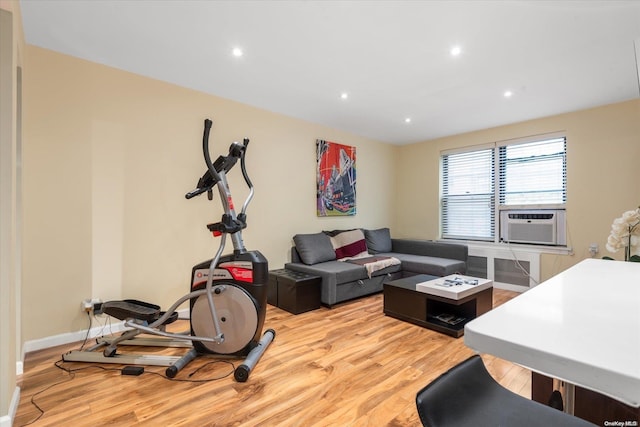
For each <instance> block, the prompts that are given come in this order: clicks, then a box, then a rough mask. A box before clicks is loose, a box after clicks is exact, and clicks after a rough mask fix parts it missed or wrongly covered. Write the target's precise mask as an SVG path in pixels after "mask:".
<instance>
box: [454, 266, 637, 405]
mask: <svg viewBox="0 0 640 427" xmlns="http://www.w3.org/2000/svg"><path fill="white" fill-rule="evenodd" d="M464 341H465V344H466V345H467V346H469V347H471V348H472V349H474V350H476V351H478V352H480V353H489V354H492V355H494V356H497V357H500V358H502V359H505V360H509V361H512V362H514V363H517V364H519V365H522V366H525V367H527V368H529V369H531V370H533V371H536V372H539V373H541V374H544V375H547V376H549V377H553V378H558V379H561V380H564V381H567V382H569V383H573V384H575V385H577V386H581V387H583V388H587V389H590V390H593V391H596V392H598V393H601V394H604V395H607V396H609V397H612V398H614V399H617V400H619V401H621V402H623V403H625V404H627V405H630V406H633V407H636V408H637V407H640V263H633V262H622V261H605V260H597V259H587V260H584V261H582V262H580V263H578V264H576V265H575V266H573V267H571V268H569V269H568V270H566V271H564V272H563V273H561V274H558V275H557V276H555V277H553V278H551V279H549V280H547V281H546V282H544V283H542V284H540V285H538V286H536V287H535V288H533V289H531V290H529V291H527V292H526V293H524V294H522V295H519V296H517V297H516V298H514V299H512V300H510V301H508V302H506V303H505V304H503V305H501V306H499V307H497V308H495V309H494V310H491V311H489V312H487V313H485V314H484V315H482V316H480V317H478V318H476V319H475V320H472V321H471V322H469V323H467V324H466V325H465V333H464Z"/></svg>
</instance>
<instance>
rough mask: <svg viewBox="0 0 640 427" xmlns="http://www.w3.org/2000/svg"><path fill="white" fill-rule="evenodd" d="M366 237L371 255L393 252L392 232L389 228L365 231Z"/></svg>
mask: <svg viewBox="0 0 640 427" xmlns="http://www.w3.org/2000/svg"><path fill="white" fill-rule="evenodd" d="M364 237H365V240H366V242H367V248H368V249H369V252H370V253H372V254H379V253H384V252H391V232H390V231H389V229H388V228H379V229H377V230H364Z"/></svg>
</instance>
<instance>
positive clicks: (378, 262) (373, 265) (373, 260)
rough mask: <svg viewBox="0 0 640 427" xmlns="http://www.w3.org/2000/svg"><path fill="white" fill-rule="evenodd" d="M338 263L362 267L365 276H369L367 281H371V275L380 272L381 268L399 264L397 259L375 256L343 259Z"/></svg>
mask: <svg viewBox="0 0 640 427" xmlns="http://www.w3.org/2000/svg"><path fill="white" fill-rule="evenodd" d="M340 261H347V262H350V263H352V264H358V265H362V266H364V268H365V269H366V270H367V276H369V279H371V275H372V274H373V273H374V272H376V271H378V270H382V269H383V268H387V267H390V266H392V265H398V264H400V260H399V259H398V258H394V257H390V256H376V255H371V256H364V257H356V258H343V259H341V260H340Z"/></svg>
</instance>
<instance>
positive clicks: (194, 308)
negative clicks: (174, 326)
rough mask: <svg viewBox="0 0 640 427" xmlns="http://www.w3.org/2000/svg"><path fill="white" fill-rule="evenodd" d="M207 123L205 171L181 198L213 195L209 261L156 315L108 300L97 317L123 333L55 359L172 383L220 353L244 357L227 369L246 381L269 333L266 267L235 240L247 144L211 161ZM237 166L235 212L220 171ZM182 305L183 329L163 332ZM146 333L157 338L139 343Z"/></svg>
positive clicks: (242, 217)
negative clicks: (155, 375) (167, 351)
mask: <svg viewBox="0 0 640 427" xmlns="http://www.w3.org/2000/svg"><path fill="white" fill-rule="evenodd" d="M211 126H212V121H211V120H209V119H206V120H205V122H204V132H203V137H202V151H203V155H204V160H205V164H206V166H207V168H206V171H205V173H204V174H203V175H202V177H201V178H200V179H199V180H198V184H197V186H196V188H195V189H194V190H192V191H190V192H189V193H187V194H186V196H185V197H186V198H187V199H191V198H193V197H196V196H198V195H201V194H203V193H207V195H208V198H209V200H212V199H213V192H214V187H215V188H216V189H217V191H218V193H219V195H220V200H221V203H222V207H223V210H224V213H223V215H222V218H221V220H220V221H219V222H216V223H212V224H208V225H207V228H208V229H209V231H211V232H212V233H213V235H214V236H215V237H219V238H220V245H219V247H218V250H217V252H216V254H215V256H214V257H213V258H212V259H210V260H208V261H205V262H202V263H199V264H198V265H196V266H194V267H193V269H192V271H191V279H190V289H189V293H188V294H187V295H185V296H183V297H182V298H180V299H179V300H178V301H176V302H175V303H174V304H173V305H172V306H171V307H170V308H169V309H168V310H167V311H160V307H159V306H157V305H154V304H150V303H146V302H143V301H137V300H123V301H109V302H105V303H104V304H103V305H102V311H103V312H104V313H105V314H108V315H111V316H113V317H116V318H118V319H120V320H124V321H125V325H126V326H127V327H129V328H131V329H129V330H128V331H126V332H124V333H123V334H122V335H120V336H119V337H117V338H115V339H108V338H101V339H98V340H97V341H96V345H94V346H92V347H90V348H88V349H86V350H78V351H71V352H68V353H65V354H63V356H62V357H63V360H65V361H79V362H94V363H95V362H99V363H120V364H135V365H159V366H168V367H167V369H166V375H167V376H168V377H170V378H173V377H175V376H176V375H177V373H178V372H179V371H180V370H181V369H182V368H183V367H184V366H186V365H187V364H188V363H189V362H190V361H192V360H193V359H194V358H196V357H197V356H199V355H202V354H220V355H229V356H234V357H245V360H244V361H243V363H242V364H241V365H240V366H238V367H237V368H236V369H235V371H234V377H235V379H236V380H237V381H239V382H244V381H246V380H247V379H248V377H249V374H250V373H251V370H252V369H253V368H254V367H255V365H256V364H257V362H258V361H259V359H260V357H261V356H262V355H263V354H264V352H265V351H266V349H267V347H268V346H269V345H270V344H271V342H272V341H273V339H274V338H275V331H274V330H273V329H268V330H267V331H265V333H264V334H262V329H263V327H264V321H265V316H266V307H267V282H268V274H269V268H268V262H267V259H266V258H265V257H264V256H263V255H262V254H261V253H260V252H259V251H255V250H254V251H248V250H247V249H246V248H245V246H244V242H243V240H242V230H243V229H245V228H246V227H247V221H246V219H247V215H246V210H247V207H248V205H249V203H250V202H251V199H252V198H253V194H254V189H253V184H252V183H251V180H250V179H249V176H248V174H247V170H246V167H245V155H246V152H247V147H248V145H249V140H248V139H244V140H243V141H242V143H238V142H234V143H232V144H231V146H230V147H229V152H228V154H227V155H226V156H222V155H221V156H219V157H218V158H217V159H216V161H215V162H212V161H211V156H210V152H209V134H210V130H211ZM238 160H240V168H241V171H242V176H243V178H244V180H245V182H246V184H247V186H248V187H249V194H248V196H247V198H246V200H245V201H244V203H243V205H242V208H241V211H240V213H237V212H236V210H235V206H234V202H233V198H232V195H231V190H230V189H229V184H228V182H227V173H228V172H229V171H230V170H231V169H232V168H233V167H234V166H235V165H236V163H237V162H238ZM228 236H229V238H230V239H231V241H232V244H233V252H232V253H230V254H226V255H223V252H224V249H225V246H226V240H227V237H228ZM186 301H189V305H190V331H187V332H184V333H170V332H167V331H166V328H165V326H166V325H167V324H169V323H172V322H173V321H175V320H176V319H177V317H178V316H177V312H176V311H175V310H176V309H177V308H178V307H179V306H180V305H181V304H182V303H184V302H186ZM142 333H146V334H152V335H159V336H161V337H163V338H156V339H142V338H141V337H137V335H139V334H142ZM120 345H144V346H166V347H183V346H184V347H190V349H189V350H188V351H187V352H186V353H185V354H184V355H182V356H152V355H149V356H145V355H131V354H125V353H123V354H119V353H118V352H117V349H118V348H119V347H118V346H120ZM99 349H102V350H103V351H102V354H100V353H99V352H97V351H96V350H99Z"/></svg>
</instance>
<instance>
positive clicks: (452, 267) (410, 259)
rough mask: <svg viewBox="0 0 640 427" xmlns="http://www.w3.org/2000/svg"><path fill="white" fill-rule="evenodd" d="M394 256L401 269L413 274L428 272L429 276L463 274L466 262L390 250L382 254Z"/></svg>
mask: <svg viewBox="0 0 640 427" xmlns="http://www.w3.org/2000/svg"><path fill="white" fill-rule="evenodd" d="M383 255H387V256H394V257H396V258H398V259H399V260H400V261H401V262H402V271H403V272H411V273H415V274H429V275H431V276H439V277H443V276H448V275H450V274H456V273H458V274H464V273H465V271H466V268H467V264H466V263H465V262H464V261H460V260H457V259H450V258H439V257H431V256H425V255H412V254H402V253H398V252H391V253H387V254H383Z"/></svg>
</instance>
